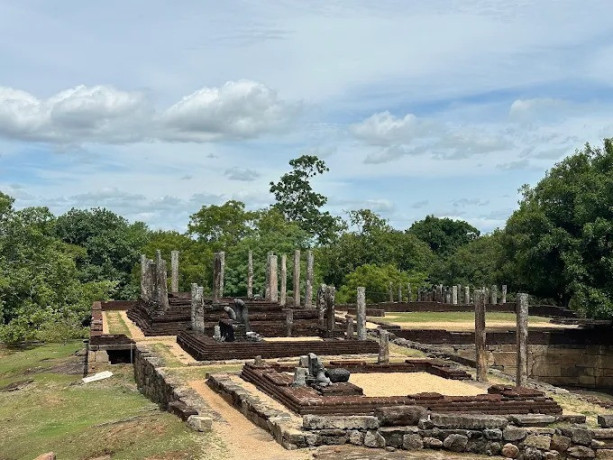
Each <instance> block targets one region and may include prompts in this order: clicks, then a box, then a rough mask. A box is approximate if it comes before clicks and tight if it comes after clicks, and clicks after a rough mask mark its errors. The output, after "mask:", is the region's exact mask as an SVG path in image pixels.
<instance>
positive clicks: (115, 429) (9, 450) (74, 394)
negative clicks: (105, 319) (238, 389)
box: [0, 342, 225, 460]
mask: <svg viewBox="0 0 613 460" xmlns="http://www.w3.org/2000/svg"><path fill="white" fill-rule="evenodd" d="M82 347H83V344H82V343H81V342H71V343H67V344H65V345H63V344H51V345H43V346H38V347H33V348H31V349H28V350H23V351H7V350H0V426H1V427H2V436H0V459H2V460H13V459H24V460H25V459H27V460H31V459H33V458H35V457H36V456H37V455H39V454H41V453H43V452H48V451H54V452H56V454H57V455H58V458H60V459H75V460H76V459H89V458H95V457H100V456H104V455H107V454H110V455H111V456H112V458H113V459H130V460H136V459H149V460H154V459H155V460H187V459H196V458H202V456H201V453H202V452H205V451H207V450H209V449H210V447H211V446H216V448H217V449H220V450H223V449H225V447H224V445H223V443H221V442H220V441H219V440H218V439H217V438H216V437H215V436H214V435H202V434H201V435H196V434H195V433H194V432H192V431H191V430H189V429H188V428H187V426H186V425H185V424H184V423H182V422H181V421H180V420H179V419H178V418H176V417H174V416H173V415H170V414H169V413H167V412H163V411H160V410H159V409H158V407H157V405H155V404H153V403H151V402H150V401H149V400H148V399H146V398H145V397H144V396H142V395H141V394H140V393H139V392H138V390H137V389H136V385H135V383H134V380H133V370H132V366H131V365H114V366H112V368H110V370H111V371H112V372H113V373H114V375H113V377H112V378H111V379H108V380H103V381H99V382H94V383H89V384H83V383H82V382H81V377H82V372H83V359H82V356H77V354H80V353H82ZM11 388H18V389H16V390H13V391H8V390H10V389H11Z"/></svg>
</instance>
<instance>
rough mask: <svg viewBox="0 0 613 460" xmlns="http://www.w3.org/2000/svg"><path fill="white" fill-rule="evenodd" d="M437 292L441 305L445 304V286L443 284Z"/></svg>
mask: <svg viewBox="0 0 613 460" xmlns="http://www.w3.org/2000/svg"><path fill="white" fill-rule="evenodd" d="M436 292H437V294H438V296H437V297H438V301H439V302H441V303H443V302H445V297H444V296H443V285H442V284H439V285H438V289H437V291H436Z"/></svg>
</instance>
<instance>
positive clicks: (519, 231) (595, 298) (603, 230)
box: [502, 139, 613, 318]
mask: <svg viewBox="0 0 613 460" xmlns="http://www.w3.org/2000/svg"><path fill="white" fill-rule="evenodd" d="M612 142H613V141H612V140H611V139H606V140H605V141H604V148H602V149H600V148H592V147H591V146H590V145H589V144H587V145H586V146H585V148H584V149H583V150H582V151H577V152H575V154H574V155H571V156H569V157H567V158H565V159H564V160H563V161H562V162H560V163H558V164H556V165H555V166H554V167H553V168H552V169H551V170H550V171H549V172H548V173H547V174H546V176H545V177H544V178H543V179H542V180H541V181H540V182H539V183H538V184H537V185H536V186H535V187H534V188H531V187H528V186H524V187H523V188H522V194H523V197H522V200H521V201H520V206H519V209H518V210H517V211H515V212H514V213H513V215H512V216H511V217H510V218H509V220H508V221H507V224H506V227H505V231H504V235H503V239H502V243H503V250H504V264H503V265H502V270H503V272H504V273H505V276H507V277H509V278H510V279H513V280H514V284H515V285H514V287H515V288H517V289H522V290H526V291H528V292H530V293H532V294H535V295H537V296H540V297H549V298H553V299H556V300H557V301H559V302H560V303H561V304H563V305H570V306H572V307H574V308H577V309H579V310H581V311H584V312H585V313H586V314H587V315H589V316H593V317H606V318H610V317H611V314H612V313H613V143H612Z"/></svg>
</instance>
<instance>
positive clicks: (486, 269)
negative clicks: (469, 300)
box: [430, 230, 508, 286]
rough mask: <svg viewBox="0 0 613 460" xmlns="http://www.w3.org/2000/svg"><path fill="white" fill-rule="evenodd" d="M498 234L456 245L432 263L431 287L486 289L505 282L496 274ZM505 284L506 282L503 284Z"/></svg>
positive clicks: (499, 253)
mask: <svg viewBox="0 0 613 460" xmlns="http://www.w3.org/2000/svg"><path fill="white" fill-rule="evenodd" d="M501 239H502V231H500V230H497V231H495V232H494V233H492V234H491V235H484V236H480V237H479V238H477V239H475V240H473V241H470V242H469V243H467V244H465V245H463V246H460V247H459V248H457V249H456V250H455V252H454V253H452V254H450V255H449V256H447V257H446V258H444V259H439V261H438V262H437V263H435V264H434V266H433V268H432V272H431V274H430V281H432V282H433V283H435V284H439V283H442V284H446V285H452V284H462V285H473V286H490V285H492V284H495V283H498V282H500V281H503V282H504V281H508V280H505V279H504V278H503V277H502V276H501V275H500V272H499V266H500V263H501V256H502V242H501ZM505 284H506V283H505Z"/></svg>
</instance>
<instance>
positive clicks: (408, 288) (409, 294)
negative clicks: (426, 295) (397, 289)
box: [407, 283, 419, 302]
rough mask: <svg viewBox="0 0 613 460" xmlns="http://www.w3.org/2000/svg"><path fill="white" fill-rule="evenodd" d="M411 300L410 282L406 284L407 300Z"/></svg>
mask: <svg viewBox="0 0 613 460" xmlns="http://www.w3.org/2000/svg"><path fill="white" fill-rule="evenodd" d="M417 300H419V299H417ZM412 301H413V290H412V289H411V283H409V284H407V302H412Z"/></svg>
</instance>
